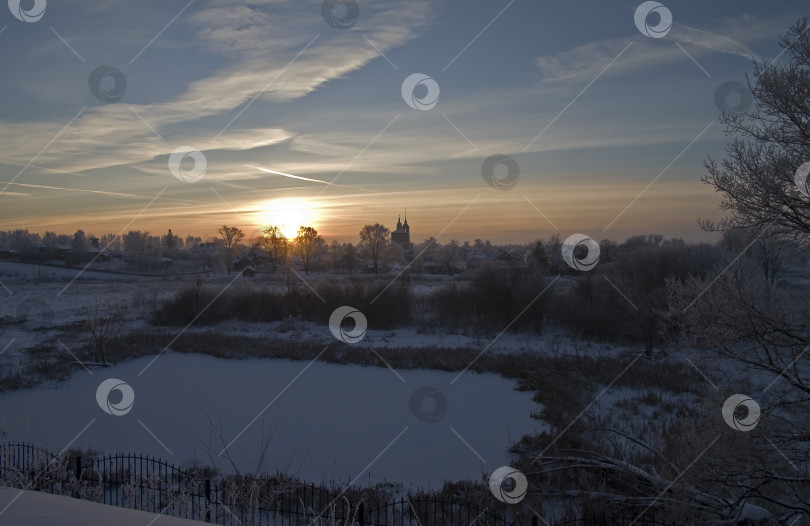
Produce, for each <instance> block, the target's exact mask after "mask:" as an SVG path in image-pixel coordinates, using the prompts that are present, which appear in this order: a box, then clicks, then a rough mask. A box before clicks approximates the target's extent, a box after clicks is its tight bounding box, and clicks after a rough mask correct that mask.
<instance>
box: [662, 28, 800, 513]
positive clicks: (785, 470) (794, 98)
mask: <svg viewBox="0 0 810 526" xmlns="http://www.w3.org/2000/svg"><path fill="white" fill-rule="evenodd" d="M807 29H808V26H807V20H806V19H804V20H801V21H799V22H797V23H795V24H794V25H793V26H792V27H791V28H790V29H789V30H788V32H787V34H786V35H785V36H784V37H783V38H782V40H781V45H782V47H783V48H785V55H786V56H787V57H789V60H788V63H787V64H783V65H778V64H765V63H764V62H763V63H757V62H755V64H754V75H755V77H754V78H755V79H756V80H755V81H750V82H749V86H750V89H751V92H752V94H753V97H754V100H755V102H756V109H754V110H753V111H751V112H749V113H748V114H740V115H730V114H726V115H723V117H722V120H723V122H724V123H725V124H726V126H727V128H728V129H729V131H730V132H731V133H733V134H735V135H736V137H735V138H734V140H733V141H732V142H731V143H730V144H729V145H728V147H727V149H726V157H725V158H724V159H723V160H722V161H720V162H718V161H715V160H709V161H708V162H707V163H706V168H707V170H708V172H709V175H708V176H707V177H705V178H704V181H705V182H706V183H708V184H710V185H712V186H713V187H714V189H715V190H716V191H717V192H719V193H720V194H721V195H722V199H723V200H722V202H721V205H720V207H721V209H722V210H725V211H726V212H728V213H729V215H727V216H726V217H725V218H724V219H722V220H720V221H717V222H711V221H703V222H702V225H703V226H704V228H706V229H709V230H725V231H728V230H731V231H732V232H733V233H732V234H729V235H727V236H726V237H725V238H724V240H723V242H721V246H722V247H724V248H726V250H727V253H726V262H725V263H724V264H723V265H721V268H718V269H717V271H716V272H715V273H713V274H712V275H710V276H707V277H705V278H698V277H690V278H686V279H679V280H670V281H669V282H668V283H667V292H668V301H669V309H668V311H667V313H666V314H667V316H668V317H669V319H670V320H671V322H673V323H675V324H677V326H678V327H679V328H680V330H681V332H682V334H683V336H684V337H685V338H687V339H688V341H691V342H692V343H693V344H695V345H701V346H704V347H706V348H708V349H710V350H711V351H713V352H714V353H716V356H718V357H719V359H720V360H721V363H725V364H726V366H727V367H733V368H734V370H735V371H739V373H740V374H738V375H735V377H736V378H735V383H736V384H740V383H741V382H742V381H743V380H744V379H754V380H760V381H761V382H764V385H762V386H759V387H757V386H756V385H753V386H751V389H755V391H754V394H753V396H755V397H756V398H757V399H758V404H759V405H760V406H761V409H762V417H761V418H762V421H761V422H760V424H759V426H760V427H762V428H763V430H762V432H761V433H749V435H750V439H751V443H750V445H749V449H750V450H752V451H754V452H755V453H756V454H755V455H752V456H753V457H754V458H749V459H748V461H749V462H747V463H743V464H740V463H739V462H735V461H734V460H736V459H734V458H732V459H731V461H728V462H725V463H724V467H723V469H722V470H721V471H720V473H718V481H719V483H720V484H721V485H722V486H723V487H724V488H725V489H726V490H727V491H728V493H729V494H731V495H734V496H735V497H736V498H744V499H747V500H753V501H756V502H759V503H760V505H762V506H764V507H766V508H768V509H769V510H770V511H771V512H772V513H773V515H774V516H775V517H778V518H779V519H781V520H784V521H787V522H790V520H791V519H794V520H795V517H797V516H799V515H801V514H802V513H803V514H810V504H808V503H810V476H808V471H807V466H808V464H807V462H808V458H810V443H808V441H807V437H808V436H810V417H808V415H810V367H808V366H810V356H808V353H807V350H808V346H810V299H809V298H810V294H808V292H810V291H809V290H808V287H807V285H806V284H803V283H802V282H794V283H791V285H790V286H780V284H779V281H778V279H777V277H778V276H780V275H782V271H783V268H782V265H783V263H784V262H785V258H784V253H783V250H785V248H786V247H796V246H799V247H803V249H804V258H803V259H806V258H807V241H808V238H809V237H810V201H808V198H807V197H806V196H804V195H803V194H802V193H801V192H800V190H799V187H798V185H797V183H796V181H795V173H796V170H797V168H798V167H799V166H800V165H801V164H803V163H804V162H806V161H808V160H810V105H808V102H807V101H808V100H810V34H808V33H807ZM788 241H792V242H795V243H798V245H794V244H793V243H789V242H788ZM765 386H767V387H765ZM737 389H739V387H737ZM737 392H740V391H737ZM752 466H753V467H752Z"/></svg>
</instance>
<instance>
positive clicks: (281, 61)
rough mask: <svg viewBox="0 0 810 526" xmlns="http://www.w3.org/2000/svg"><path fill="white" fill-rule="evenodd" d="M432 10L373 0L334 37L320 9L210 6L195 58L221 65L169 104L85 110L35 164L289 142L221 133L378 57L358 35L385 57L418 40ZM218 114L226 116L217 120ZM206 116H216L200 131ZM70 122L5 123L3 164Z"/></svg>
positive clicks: (259, 131)
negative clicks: (252, 112)
mask: <svg viewBox="0 0 810 526" xmlns="http://www.w3.org/2000/svg"><path fill="white" fill-rule="evenodd" d="M429 12H430V9H429V6H428V4H427V2H426V1H422V0H420V1H415V2H409V3H408V4H407V5H406V4H401V3H400V2H395V1H394V0H391V1H388V2H376V3H374V4H369V5H368V6H364V11H363V18H362V20H363V22H362V24H358V26H356V29H357V30H356V31H337V30H334V29H332V28H330V27H329V26H327V25H326V24H325V23H324V21H323V20H322V18H321V16H320V3H315V2H301V3H298V2H269V1H264V2H251V4H250V5H249V6H245V5H233V4H232V3H231V2H224V1H221V0H218V1H212V2H209V3H208V4H205V7H204V8H203V9H202V10H201V11H199V12H197V13H196V14H194V15H193V16H191V17H190V19H189V20H190V21H189V22H187V23H189V24H191V26H192V28H193V31H194V33H195V35H196V38H197V40H198V41H199V42H200V44H201V45H202V51H201V53H202V55H201V56H202V57H203V58H204V57H205V53H217V54H225V55H227V56H228V57H229V64H228V65H227V66H225V67H223V68H221V69H219V70H216V71H214V72H213V73H210V74H208V75H207V76H206V77H204V78H201V79H198V80H195V81H192V82H190V83H189V84H188V85H187V86H186V87H185V89H184V90H183V91H182V92H180V93H178V94H177V95H175V96H174V97H173V98H172V99H171V100H169V101H167V102H155V103H149V104H140V105H127V104H111V105H104V106H95V107H92V108H90V109H89V110H87V111H86V112H85V113H84V114H83V115H82V116H81V117H80V118H78V119H77V120H76V122H75V123H74V124H73V125H72V126H71V127H70V128H68V129H66V130H65V131H64V132H63V133H62V134H61V135H60V136H59V139H58V140H57V141H54V143H53V144H52V145H50V146H49V147H48V148H47V149H46V150H45V151H44V152H42V154H41V155H40V156H39V158H38V159H37V162H38V164H39V165H42V166H44V167H45V168H56V169H59V170H62V171H76V172H81V171H84V170H91V169H99V168H105V167H110V166H118V165H132V164H137V163H140V162H147V161H150V160H152V159H154V158H156V157H159V156H162V155H168V154H169V153H170V152H171V151H173V150H174V148H176V147H177V145H179V144H188V145H191V146H193V147H195V148H197V149H200V150H202V151H210V150H250V149H255V148H261V147H264V146H268V145H273V144H278V143H280V142H283V141H286V140H288V139H290V138H292V137H294V135H295V133H294V132H292V131H290V130H287V129H283V128H248V129H244V128H242V129H240V127H239V121H238V119H236V120H235V121H233V124H232V125H231V126H230V127H229V129H228V130H227V131H226V132H225V133H222V134H221V135H218V134H219V133H220V132H221V130H222V129H223V128H224V127H225V125H226V123H229V121H231V120H232V119H233V118H234V117H235V116H236V115H237V112H236V110H240V108H241V110H242V111H243V110H244V109H245V107H246V106H245V105H246V104H253V102H254V101H255V102H257V103H258V102H260V101H277V102H284V101H291V100H294V99H299V98H302V97H304V96H306V95H307V94H309V93H311V92H313V91H314V90H316V89H318V88H319V87H320V86H322V85H323V84H325V83H327V82H330V81H332V80H334V79H337V78H340V77H342V76H345V75H347V74H348V73H350V72H352V71H355V70H358V69H360V68H362V67H364V66H365V65H366V64H368V63H369V62H370V61H372V60H374V59H377V58H379V55H378V53H377V51H375V50H374V49H373V48H372V47H371V46H369V45H368V43H367V42H366V40H365V39H364V38H362V35H361V32H362V33H363V34H366V35H368V36H369V37H370V38H372V39H373V40H374V42H375V43H376V45H377V46H378V47H379V48H380V49H381V50H383V51H388V50H390V49H392V48H394V47H397V46H401V45H403V44H405V43H407V42H408V41H410V40H411V39H413V38H415V37H416V36H418V35H419V31H420V29H421V28H423V27H424V26H425V24H426V23H427V22H428V20H429V15H428V13H429ZM162 38H168V34H167V35H164V36H162ZM307 45H309V47H308V48H307V49H306V51H303V52H302V50H303V49H304V48H305V47H306V46H307ZM206 48H207V51H206ZM199 58H200V57H194V59H195V60H196V59H199ZM254 109H255V108H254ZM77 110H78V108H77ZM219 116H226V117H227V118H225V119H215V118H216V117H219ZM205 118H212V119H208V120H207V121H206V122H205V125H201V124H200V123H201V121H202V120H203V119H205ZM141 119H143V121H144V122H145V123H147V124H148V125H145V124H144V122H140V121H141ZM68 120H69V118H67V119H65V120H64V121H63V122H16V123H4V126H3V127H2V129H0V158H3V159H8V160H9V161H10V162H16V163H27V162H28V161H30V160H31V158H32V157H34V156H35V155H37V152H38V151H39V150H40V149H41V148H42V146H44V145H45V144H47V143H48V139H49V138H52V137H55V136H56V135H57V134H58V133H59V131H60V129H61V128H62V126H64V124H65V123H66V122H67V121H68ZM150 127H151V129H150ZM152 130H154V131H155V132H156V133H157V134H160V136H161V137H162V138H163V139H165V141H166V142H163V141H162V140H161V139H160V138H159V137H157V136H156V134H155V133H154V132H153V131H152Z"/></svg>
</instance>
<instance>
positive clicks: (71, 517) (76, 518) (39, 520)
mask: <svg viewBox="0 0 810 526" xmlns="http://www.w3.org/2000/svg"><path fill="white" fill-rule="evenodd" d="M0 524H3V525H6V524H7V525H9V526H11V525H13V526H54V525H56V524H58V525H59V526H113V525H114V526H146V525H149V524H156V525H158V526H195V525H201V524H205V523H202V522H197V521H189V520H185V519H176V518H174V517H166V516H159V515H156V514H154V513H147V512H144V511H135V510H127V509H123V508H118V507H115V506H105V505H104V504H96V503H95V502H90V501H86V500H78V499H72V498H70V497H60V496H57V495H47V494H45V493H39V492H36V491H23V492H22V493H21V492H20V490H18V489H13V488H3V487H0Z"/></svg>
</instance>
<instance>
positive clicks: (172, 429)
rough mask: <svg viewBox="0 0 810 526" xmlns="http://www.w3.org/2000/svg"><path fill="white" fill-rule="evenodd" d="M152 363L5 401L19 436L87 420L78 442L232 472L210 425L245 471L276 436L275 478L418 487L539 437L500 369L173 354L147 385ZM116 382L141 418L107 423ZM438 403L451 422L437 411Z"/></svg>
mask: <svg viewBox="0 0 810 526" xmlns="http://www.w3.org/2000/svg"><path fill="white" fill-rule="evenodd" d="M151 359H152V358H151V357H150V358H142V359H138V360H133V361H128V362H124V363H122V364H119V365H117V366H115V367H111V368H108V369H95V370H94V372H93V374H92V375H90V374H88V373H77V374H76V375H74V376H73V377H72V378H71V379H70V381H68V382H67V383H65V384H64V385H61V386H59V387H55V388H37V389H29V390H23V391H14V392H6V393H3V394H0V406H1V407H3V412H2V415H3V418H4V419H5V420H6V426H7V427H9V428H11V430H12V431H16V432H17V433H16V434H18V436H19V439H20V440H23V441H31V442H34V443H37V444H40V445H42V446H45V447H49V448H51V449H54V450H59V449H62V448H63V447H64V446H65V445H66V444H68V443H69V442H70V441H71V440H73V439H74V437H76V435H77V434H78V433H79V432H80V431H81V430H82V429H83V428H85V426H88V425H89V427H88V428H87V430H86V431H85V432H84V433H82V434H81V435H80V436H79V437H78V438H76V440H75V442H73V445H72V447H74V448H75V447H81V448H94V449H99V450H104V451H106V452H109V453H113V452H123V453H140V454H145V455H150V456H152V455H153V456H156V457H162V458H167V459H168V460H169V461H171V462H173V463H176V464H181V463H183V462H185V461H187V460H189V459H191V458H193V457H196V458H198V459H201V460H203V461H208V462H210V461H211V460H213V461H214V462H215V463H216V465H217V466H220V467H222V468H227V463H226V462H225V461H224V458H220V457H218V456H217V455H218V453H220V452H221V449H222V448H221V446H220V445H219V444H218V443H217V441H216V439H215V432H214V431H213V427H215V428H218V429H220V430H221V432H222V434H223V435H224V437H225V440H226V442H231V441H232V440H233V441H234V442H233V445H232V446H231V447H230V448H229V449H228V451H229V453H230V454H231V455H232V456H233V457H234V459H235V460H236V462H237V464H238V465H239V467H240V469H242V470H249V469H250V468H251V467H252V466H254V465H255V462H256V459H257V458H258V457H259V454H260V449H261V448H260V446H261V443H262V440H263V437H270V436H272V439H271V445H270V449H269V457H268V461H267V463H266V465H265V468H266V469H267V470H268V471H270V472H274V471H276V470H280V471H285V472H289V473H291V474H295V475H297V476H299V477H302V478H303V479H305V480H308V481H311V482H320V481H325V482H329V481H340V482H342V483H344V484H345V483H347V482H349V481H351V480H353V479H354V478H358V483H361V484H363V483H369V482H371V483H373V482H381V481H384V480H388V481H395V482H401V483H403V484H405V486H406V487H408V486H411V485H412V486H414V487H423V488H438V487H440V486H441V484H442V482H443V481H445V480H461V479H480V477H481V474H482V472H486V473H491V472H492V471H493V470H495V469H497V468H498V467H500V466H501V465H504V464H508V461H509V457H508V455H507V447H508V446H509V445H510V444H511V442H512V441H516V440H518V439H519V438H520V437H521V436H523V435H525V434H529V433H534V432H540V431H542V430H543V424H542V423H541V422H538V421H537V420H533V419H532V418H531V417H530V414H531V413H532V412H533V411H536V410H538V409H540V406H539V405H538V404H536V403H534V402H532V400H531V393H525V392H517V391H514V390H513V387H514V384H513V383H512V382H510V381H507V380H504V379H502V378H500V377H498V376H496V375H494V374H476V373H467V374H465V375H463V376H462V377H461V378H460V379H459V380H458V381H457V382H456V383H455V384H452V385H451V383H450V382H451V381H452V380H453V379H454V378H455V377H456V373H448V372H440V371H426V370H407V371H401V372H394V371H391V370H389V369H383V368H377V367H361V366H354V365H352V366H343V365H328V364H324V363H320V362H316V363H312V364H311V365H309V364H308V362H302V361H296V362H291V361H286V360H266V359H265V360H259V359H253V360H220V359H216V358H212V357H208V356H197V355H175V354H167V355H164V356H162V357H161V358H159V359H158V360H157V361H155V363H154V364H153V365H152V366H151V367H149V368H148V369H147V370H146V371H145V372H143V374H142V375H141V376H140V377H139V376H138V374H139V373H140V372H141V371H142V370H143V369H144V367H145V366H146V365H147V364H148V363H149V361H150V360H151ZM299 375H300V376H299ZM109 377H114V378H118V379H121V380H123V381H125V382H127V383H128V384H129V385H130V386H131V387H132V388H133V390H134V393H135V403H134V406H133V409H132V410H131V411H130V412H129V413H128V414H126V415H124V416H112V415H108V414H106V413H104V412H103V411H102V410H101V408H100V407H99V405H98V404H97V402H96V389H97V387H98V386H99V384H100V383H101V382H102V381H103V380H105V379H107V378H109ZM422 386H431V387H434V388H435V389H436V390H438V391H439V393H440V394H439V395H437V396H436V397H426V398H423V399H421V404H417V414H418V415H419V414H421V415H427V417H430V416H431V415H433V414H436V417H437V420H438V421H436V422H435V423H430V422H427V421H425V420H427V419H429V418H426V417H425V416H422V419H421V420H420V418H419V417H417V416H416V415H415V414H414V413H413V412H412V410H411V405H412V404H411V397H412V394H413V393H414V391H416V390H417V389H418V388H420V387H422ZM115 396H118V397H119V399H120V394H117V393H115V392H114V393H113V394H112V397H115ZM441 397H443V398H444V399H446V413H445V414H443V415H441V414H440V411H439V408H437V407H436V404H437V403H439V404H440V403H441V402H440V401H438V402H437V398H441ZM112 399H113V398H111V400H112ZM113 401H117V400H113ZM420 410H421V413H419V411H420ZM208 415H210V417H211V419H212V420H213V422H214V425H213V426H212V425H211V423H210V422H209V417H208ZM439 417H441V418H439ZM254 418H255V421H254ZM252 421H253V423H252V424H251V422H252ZM245 428H247V429H246V431H244V434H241V435H240V433H241V432H242V430H243V429H245ZM378 455H380V456H379V458H377V456H378ZM375 458H377V460H376V461H375Z"/></svg>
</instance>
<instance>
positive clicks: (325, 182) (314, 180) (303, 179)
mask: <svg viewBox="0 0 810 526" xmlns="http://www.w3.org/2000/svg"><path fill="white" fill-rule="evenodd" d="M245 166H249V167H250V168H255V169H257V170H261V171H262V172H267V173H269V174H276V175H283V176H284V177H291V178H293V179H300V180H301V181H309V182H312V183H321V184H328V185H329V186H342V187H344V188H353V189H355V190H362V191H363V192H371V191H372V190H369V189H368V188H363V187H361V186H349V185H346V184H337V183H332V182H329V181H322V180H320V179H310V178H309V177H301V176H300V175H293V174H288V173H284V172H277V171H275V170H271V169H269V168H262V167H261V166H253V165H252V164H246V165H245Z"/></svg>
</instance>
